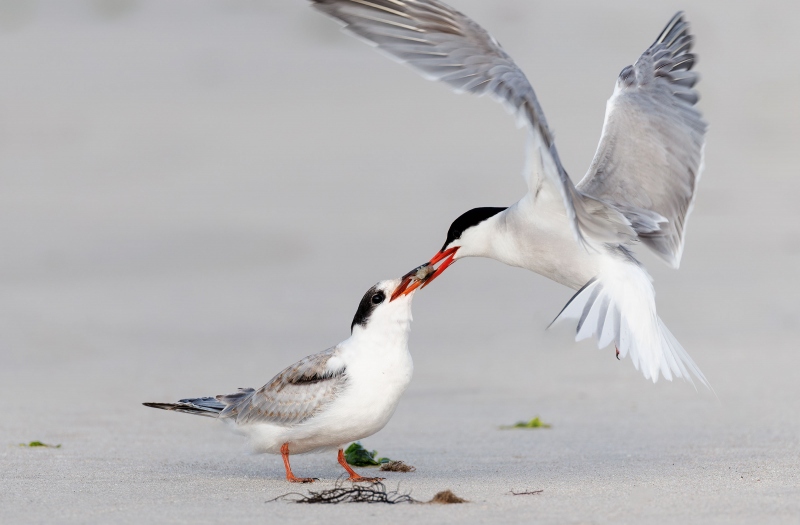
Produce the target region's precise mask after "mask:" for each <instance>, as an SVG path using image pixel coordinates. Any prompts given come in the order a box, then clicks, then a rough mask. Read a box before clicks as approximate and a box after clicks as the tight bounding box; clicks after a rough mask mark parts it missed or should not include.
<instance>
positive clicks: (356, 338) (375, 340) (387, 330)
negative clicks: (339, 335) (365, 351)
mask: <svg viewBox="0 0 800 525" xmlns="http://www.w3.org/2000/svg"><path fill="white" fill-rule="evenodd" d="M398 300H399V301H409V302H410V299H406V298H402V299H398ZM410 331H411V308H410V304H409V307H408V308H400V309H398V311H396V312H391V313H389V314H388V315H381V316H375V317H374V318H371V319H370V320H369V321H368V322H367V326H366V327H363V326H360V325H356V326H354V327H353V333H352V334H351V335H350V339H349V340H348V342H349V344H354V345H362V344H363V345H369V346H381V347H384V346H394V347H398V348H407V347H408V334H409V332H410Z"/></svg>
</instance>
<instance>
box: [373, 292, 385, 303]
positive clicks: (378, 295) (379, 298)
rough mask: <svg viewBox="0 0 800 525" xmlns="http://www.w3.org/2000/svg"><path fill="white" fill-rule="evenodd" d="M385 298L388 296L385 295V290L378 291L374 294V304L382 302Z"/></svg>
mask: <svg viewBox="0 0 800 525" xmlns="http://www.w3.org/2000/svg"><path fill="white" fill-rule="evenodd" d="M384 299H386V296H385V295H383V292H378V293H376V294H375V295H373V296H372V304H381V303H382V302H383V300H384Z"/></svg>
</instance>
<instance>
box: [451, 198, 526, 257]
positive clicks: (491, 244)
mask: <svg viewBox="0 0 800 525" xmlns="http://www.w3.org/2000/svg"><path fill="white" fill-rule="evenodd" d="M512 208H513V207H512ZM512 208H508V209H507V210H505V211H502V212H500V213H498V214H497V215H493V216H492V217H489V218H488V219H486V220H485V221H483V222H481V223H480V224H478V225H476V226H473V227H472V228H470V229H469V230H467V231H466V232H464V234H463V235H462V239H461V248H460V249H459V250H458V252H457V255H456V257H457V258H459V257H488V258H490V259H496V260H498V261H501V262H504V263H506V264H511V265H513V266H517V265H518V264H516V260H515V259H516V256H517V250H516V248H515V246H516V243H515V242H514V235H513V232H512V231H511V227H510V224H509V220H508V219H509V213H511V212H512V211H513V210H512Z"/></svg>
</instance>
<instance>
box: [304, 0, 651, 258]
mask: <svg viewBox="0 0 800 525" xmlns="http://www.w3.org/2000/svg"><path fill="white" fill-rule="evenodd" d="M312 2H313V4H314V7H316V8H317V9H318V10H320V11H322V12H323V13H325V14H327V15H329V16H331V17H333V18H335V19H337V20H339V21H341V22H342V23H344V25H345V29H346V30H347V31H349V32H351V33H353V34H355V35H356V36H358V37H360V38H362V39H365V40H366V41H368V42H369V43H371V44H373V45H375V46H377V47H378V48H379V49H380V50H382V51H384V52H385V53H386V54H388V55H390V56H392V57H394V58H395V59H397V60H399V61H401V62H404V63H407V64H408V65H410V66H411V67H412V68H413V69H415V70H416V71H417V72H419V73H421V74H422V75H423V76H424V77H426V78H428V79H431V80H438V81H441V82H444V83H446V84H447V85H449V86H450V87H451V88H453V89H454V90H455V91H457V92H468V93H474V94H476V95H489V96H491V97H492V98H494V99H495V100H498V101H500V102H501V103H502V104H503V105H504V106H506V108H508V109H509V110H510V111H511V112H512V113H514V114H515V115H517V117H518V119H519V121H520V122H521V123H523V124H525V125H527V126H528V128H529V130H530V133H531V141H530V148H529V154H530V155H531V156H532V157H534V160H533V161H530V162H529V163H528V168H527V170H526V182H527V184H528V188H529V190H530V191H531V193H532V194H534V195H536V196H538V195H539V194H540V192H542V190H543V189H544V190H545V191H552V192H554V193H555V195H557V196H558V197H559V198H560V200H562V201H563V206H564V208H565V211H566V214H567V217H568V218H569V220H570V223H571V226H572V228H573V231H574V233H575V235H576V237H577V238H578V239H579V240H580V241H583V240H584V234H588V235H589V236H590V237H592V238H593V239H594V240H597V241H602V242H624V241H626V240H629V239H630V238H631V237H633V236H635V234H634V232H633V230H631V229H630V225H629V223H628V221H627V220H626V219H625V217H623V216H622V215H620V214H619V213H618V212H617V211H616V210H614V209H613V208H610V207H608V206H606V205H605V204H604V203H602V202H600V201H596V200H595V199H592V198H590V197H587V196H584V195H582V194H580V192H578V191H577V190H576V189H575V186H574V184H573V183H572V181H571V180H570V178H569V176H568V175H567V172H566V171H565V170H564V167H563V166H562V164H561V161H560V159H559V157H558V152H557V150H556V146H555V143H554V141H553V135H552V133H551V132H550V129H549V127H548V126H547V121H546V120H545V117H544V113H543V112H542V108H541V107H540V106H539V102H538V100H537V98H536V94H535V93H534V91H533V88H532V87H531V84H530V82H528V79H527V78H526V77H525V74H524V73H523V72H522V70H520V69H519V67H517V65H516V64H515V63H514V61H513V60H512V59H511V57H510V56H508V54H507V53H506V52H505V51H504V50H503V49H502V48H501V47H500V44H499V43H498V42H497V40H495V39H494V38H493V37H492V36H491V35H490V34H489V33H487V32H486V31H485V30H484V29H483V28H482V27H481V26H479V25H478V24H476V23H475V22H474V21H472V20H471V19H470V18H468V17H467V16H465V15H463V14H462V13H460V12H458V11H456V10H455V9H453V8H451V7H450V6H448V5H446V4H444V3H443V2H440V1H438V0H312Z"/></svg>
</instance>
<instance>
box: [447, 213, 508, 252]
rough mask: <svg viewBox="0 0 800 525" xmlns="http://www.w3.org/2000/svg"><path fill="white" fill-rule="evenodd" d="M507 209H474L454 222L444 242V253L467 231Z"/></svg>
mask: <svg viewBox="0 0 800 525" xmlns="http://www.w3.org/2000/svg"><path fill="white" fill-rule="evenodd" d="M506 209H507V208H473V209H471V210H469V211H468V212H466V213H464V214H462V215H461V216H460V217H459V218H458V219H456V220H454V221H453V224H451V225H450V229H449V230H447V240H446V241H444V246H442V251H444V250H445V248H447V245H448V244H450V243H451V242H453V241H455V240H456V239H460V238H461V234H463V233H464V232H465V231H467V229H469V228H472V227H473V226H476V225H478V224H480V223H482V222H483V221H485V220H486V219H488V218H489V217H494V216H495V215H497V214H498V213H500V212H501V211H503V210H506Z"/></svg>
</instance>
